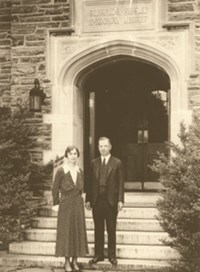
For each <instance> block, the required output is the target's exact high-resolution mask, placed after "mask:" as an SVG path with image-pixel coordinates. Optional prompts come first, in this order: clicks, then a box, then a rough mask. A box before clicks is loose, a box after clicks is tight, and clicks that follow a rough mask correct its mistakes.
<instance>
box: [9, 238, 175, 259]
mask: <svg viewBox="0 0 200 272" xmlns="http://www.w3.org/2000/svg"><path fill="white" fill-rule="evenodd" d="M9 253H12V254H13V253H15V254H31V255H54V254H55V243H54V242H30V241H25V242H21V243H11V244H10V245H9ZM93 255H94V245H93V244H89V254H88V256H93ZM116 255H117V258H123V259H124V258H125V259H140V260H142V259H146V260H169V259H170V260H172V259H177V258H178V254H177V252H176V251H175V250H173V249H171V248H170V247H166V246H161V245H159V246H158V245H156V246H149V245H118V246H117V252H116ZM105 256H107V249H105Z"/></svg>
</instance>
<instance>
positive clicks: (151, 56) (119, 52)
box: [58, 40, 181, 85]
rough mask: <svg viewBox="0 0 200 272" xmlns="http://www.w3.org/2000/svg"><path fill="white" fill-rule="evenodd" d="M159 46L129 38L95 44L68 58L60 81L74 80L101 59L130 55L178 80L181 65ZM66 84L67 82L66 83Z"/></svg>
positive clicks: (97, 63) (108, 59) (110, 59)
mask: <svg viewBox="0 0 200 272" xmlns="http://www.w3.org/2000/svg"><path fill="white" fill-rule="evenodd" d="M165 51H167V50H164V49H163V48H160V47H159V46H156V47H155V46H153V45H149V44H147V43H142V42H136V41H127V40H112V41H106V42H104V43H100V44H98V45H93V46H91V47H89V48H87V49H85V50H83V51H81V52H79V53H78V54H77V53H76V55H74V56H72V57H71V58H68V59H67V60H66V61H65V62H64V64H63V66H62V68H61V70H60V73H59V78H58V82H59V83H61V82H62V84H64V82H65V81H67V82H69V81H71V80H74V77H76V76H77V74H79V73H80V72H83V70H84V69H87V68H91V69H94V67H95V66H98V65H99V62H101V61H106V60H107V61H108V62H109V61H112V59H114V58H116V57H117V56H129V57H132V58H133V59H134V58H137V59H140V60H141V61H147V62H150V63H152V64H154V65H156V66H158V67H160V68H161V69H163V70H165V71H166V73H167V74H168V75H169V77H170V79H171V80H177V79H178V78H180V77H181V73H180V71H179V67H178V65H177V63H176V61H175V60H174V58H173V57H172V56H171V55H170V54H169V53H166V52H165ZM64 85H65V84H64Z"/></svg>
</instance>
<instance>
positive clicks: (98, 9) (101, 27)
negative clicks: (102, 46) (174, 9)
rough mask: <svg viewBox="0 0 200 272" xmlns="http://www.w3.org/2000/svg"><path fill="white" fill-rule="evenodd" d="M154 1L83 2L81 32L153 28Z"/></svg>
mask: <svg viewBox="0 0 200 272" xmlns="http://www.w3.org/2000/svg"><path fill="white" fill-rule="evenodd" d="M153 4H154V0H134V1H131V0H123V1H120V0H101V1H99V0H85V1H83V13H82V18H83V21H82V25H83V32H106V31H122V30H124V31H125V30H126V31H127V30H136V29H152V28H154V17H155V14H154V12H153V8H154V5H153Z"/></svg>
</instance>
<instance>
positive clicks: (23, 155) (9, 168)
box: [0, 107, 37, 247]
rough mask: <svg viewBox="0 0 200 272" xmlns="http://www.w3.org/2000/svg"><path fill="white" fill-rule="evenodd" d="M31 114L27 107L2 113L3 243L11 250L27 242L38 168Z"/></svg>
mask: <svg viewBox="0 0 200 272" xmlns="http://www.w3.org/2000/svg"><path fill="white" fill-rule="evenodd" d="M28 118H30V113H29V112H28V111H27V110H26V109H25V108H23V107H19V108H18V109H16V110H15V111H14V112H12V113H11V112H4V113H1V114H0V241H2V242H3V244H4V247H7V246H8V244H9V242H11V241H19V240H22V239H23V225H24V222H23V220H26V221H27V216H29V213H30V211H29V212H28V208H29V207H28V206H27V199H29V198H30V196H31V195H30V191H29V179H30V176H31V173H32V169H33V168H34V169H33V170H34V173H36V172H37V171H36V170H37V167H36V166H35V165H34V164H33V163H32V160H31V155H30V152H29V150H30V149H32V148H34V146H35V143H34V141H33V140H32V139H31V137H32V136H33V135H37V129H36V128H35V127H34V126H33V125H30V124H29V123H28V122H27V120H28Z"/></svg>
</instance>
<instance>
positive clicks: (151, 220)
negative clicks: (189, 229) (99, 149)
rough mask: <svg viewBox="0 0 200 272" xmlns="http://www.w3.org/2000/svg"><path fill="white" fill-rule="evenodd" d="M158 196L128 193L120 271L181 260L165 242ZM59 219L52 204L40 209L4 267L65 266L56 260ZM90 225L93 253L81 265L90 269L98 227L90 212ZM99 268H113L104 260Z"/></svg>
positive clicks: (120, 232)
mask: <svg viewBox="0 0 200 272" xmlns="http://www.w3.org/2000/svg"><path fill="white" fill-rule="evenodd" d="M158 197H159V194H158V193H150V192H145V193H143V192H138V193H126V194H125V207H124V208H123V210H122V211H120V212H119V214H118V222H117V258H118V266H117V268H118V269H119V270H123V271H124V270H130V269H132V270H134V269H135V268H136V267H140V268H146V267H151V268H153V267H155V268H158V267H162V266H167V265H168V261H169V260H172V259H177V258H178V254H177V252H175V251H174V250H173V249H171V248H169V247H166V246H164V245H163V244H162V241H161V240H162V239H164V238H166V237H167V233H165V232H163V230H162V228H161V227H160V225H159V222H158V221H157V219H156V215H157V209H156V201H157V199H158ZM56 216H57V212H55V211H53V210H52V209H51V206H50V205H46V206H43V207H42V208H40V210H39V214H38V217H35V218H33V220H32V226H31V228H30V229H27V230H26V231H25V241H24V242H21V243H12V244H10V246H9V254H6V255H5V256H3V257H1V258H0V265H2V264H6V263H7V262H9V263H10V262H14V263H15V264H16V263H18V264H20V265H21V264H28V265H34V266H42V267H44V266H53V267H62V266H63V264H64V258H55V257H54V250H55V239H56V224H57V217H56ZM86 225H87V234H88V243H89V254H88V256H87V257H86V258H80V259H79V262H80V263H81V264H82V266H83V268H85V269H89V268H91V267H89V265H88V261H89V259H90V258H91V257H92V256H93V254H94V233H93V230H94V225H93V219H92V213H91V211H86ZM105 235H106V234H105ZM106 240H107V236H106ZM105 254H106V249H105ZM95 267H97V268H102V267H103V268H105V267H109V269H110V264H109V262H108V261H104V262H100V263H98V264H97V265H95ZM115 270H116V269H115Z"/></svg>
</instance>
